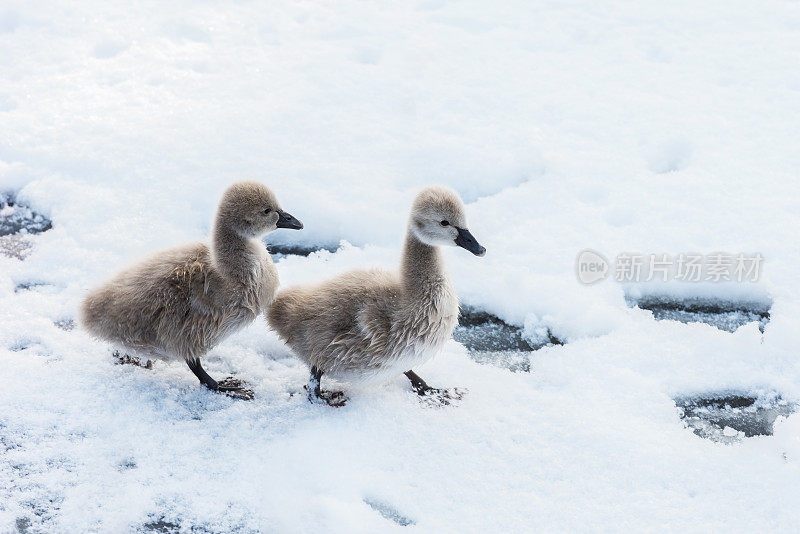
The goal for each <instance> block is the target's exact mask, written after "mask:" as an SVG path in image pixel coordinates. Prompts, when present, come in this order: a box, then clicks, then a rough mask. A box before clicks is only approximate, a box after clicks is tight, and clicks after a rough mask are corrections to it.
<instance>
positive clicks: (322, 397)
mask: <svg viewBox="0 0 800 534" xmlns="http://www.w3.org/2000/svg"><path fill="white" fill-rule="evenodd" d="M304 387H305V388H306V391H307V392H308V401H309V402H311V403H312V404H316V403H320V402H324V403H325V404H327V405H328V406H333V407H334V408H340V407H342V406H344V405H345V403H347V401H348V398H347V396H346V395H345V394H344V392H342V391H322V371H320V370H319V369H317V368H316V367H312V368H311V377H310V378H309V379H308V385H306V386H304Z"/></svg>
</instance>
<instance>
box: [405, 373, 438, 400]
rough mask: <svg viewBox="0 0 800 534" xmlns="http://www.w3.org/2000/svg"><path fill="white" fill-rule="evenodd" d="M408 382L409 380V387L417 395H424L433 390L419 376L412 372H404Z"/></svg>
mask: <svg viewBox="0 0 800 534" xmlns="http://www.w3.org/2000/svg"><path fill="white" fill-rule="evenodd" d="M404 374H405V375H406V376H407V377H408V379H409V380H411V387H412V388H414V391H416V392H417V395H426V394H428V393H430V392H431V391H432V390H433V388H432V387H430V386H429V385H428V384H427V383H426V382H425V381H424V380H423V379H422V378H420V376H419V375H418V374H417V373H415V372H414V371H406V372H405V373H404Z"/></svg>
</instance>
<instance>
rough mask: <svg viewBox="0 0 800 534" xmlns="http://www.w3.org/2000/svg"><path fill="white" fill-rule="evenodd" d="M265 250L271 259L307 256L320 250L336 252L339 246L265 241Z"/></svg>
mask: <svg viewBox="0 0 800 534" xmlns="http://www.w3.org/2000/svg"><path fill="white" fill-rule="evenodd" d="M266 245H267V251H268V252H269V254H270V256H272V259H273V260H280V259H282V258H285V257H286V256H309V255H310V254H311V253H313V252H319V251H320V250H327V251H328V252H336V251H337V250H339V247H338V246H336V247H332V246H326V245H275V244H272V243H266Z"/></svg>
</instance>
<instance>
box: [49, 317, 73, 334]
mask: <svg viewBox="0 0 800 534" xmlns="http://www.w3.org/2000/svg"><path fill="white" fill-rule="evenodd" d="M53 324H54V325H56V326H57V327H58V328H60V329H61V330H66V331H67V332H70V331H72V330H75V327H76V326H77V325H76V324H75V321H73V320H72V319H70V318H69V317H67V318H65V319H58V320H57V321H53Z"/></svg>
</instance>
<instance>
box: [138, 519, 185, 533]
mask: <svg viewBox="0 0 800 534" xmlns="http://www.w3.org/2000/svg"><path fill="white" fill-rule="evenodd" d="M142 529H143V530H144V531H145V532H161V533H164V534H173V533H176V532H180V531H181V525H180V523H173V522H171V521H167V520H166V519H165V518H164V517H163V516H162V517H159V518H152V519H151V521H149V522H147V523H145V524H143V525H142Z"/></svg>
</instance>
